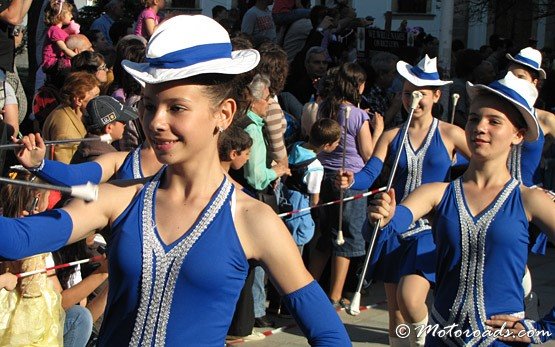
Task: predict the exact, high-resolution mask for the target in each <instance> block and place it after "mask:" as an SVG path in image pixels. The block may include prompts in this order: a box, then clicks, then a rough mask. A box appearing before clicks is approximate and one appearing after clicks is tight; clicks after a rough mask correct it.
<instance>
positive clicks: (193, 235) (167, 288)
mask: <svg viewBox="0 0 555 347" xmlns="http://www.w3.org/2000/svg"><path fill="white" fill-rule="evenodd" d="M163 171H164V170H161V171H159V172H158V173H157V174H156V176H155V177H154V179H153V180H152V181H151V182H149V183H147V185H146V189H147V190H146V192H145V200H144V207H143V210H142V221H143V225H142V230H143V231H142V234H143V235H142V236H143V247H142V261H143V263H142V275H141V295H140V302H139V309H138V312H137V318H136V319H135V325H134V327H133V334H132V336H131V341H130V343H129V345H130V346H153V345H154V346H163V345H164V344H165V340H166V329H167V326H168V320H169V316H170V310H171V304H172V299H173V295H174V290H175V285H176V281H177V277H178V276H179V271H180V269H181V265H182V264H183V261H184V260H185V257H186V255H187V253H188V252H189V250H190V249H191V247H192V246H193V245H194V244H195V242H196V241H197V240H198V238H199V237H200V236H201V235H202V233H203V232H204V231H205V230H206V228H208V226H209V225H210V223H211V222H212V221H213V220H214V218H215V217H216V215H217V214H218V212H219V211H220V209H221V208H222V206H224V203H225V201H226V199H227V197H228V195H229V194H230V193H231V192H232V184H231V183H230V182H229V181H228V180H227V179H225V182H224V183H223V186H222V188H221V189H220V191H219V193H218V195H217V196H216V197H215V199H214V201H213V203H212V204H211V206H209V207H208V209H207V210H206V211H205V213H204V214H203V215H202V217H201V219H200V220H199V221H198V223H197V224H196V225H195V227H194V229H193V230H191V231H190V232H189V233H188V234H187V236H186V237H185V238H183V240H181V241H180V242H179V243H178V244H177V245H175V246H174V247H173V248H172V249H171V250H170V251H169V252H167V253H166V252H165V250H164V247H163V245H162V244H161V243H160V241H159V239H158V237H157V236H156V232H155V227H156V226H155V221H154V220H153V216H154V214H153V208H154V206H153V199H154V193H155V191H156V187H157V186H158V183H159V180H160V176H161V174H162V172H163ZM153 264H156V266H153Z"/></svg>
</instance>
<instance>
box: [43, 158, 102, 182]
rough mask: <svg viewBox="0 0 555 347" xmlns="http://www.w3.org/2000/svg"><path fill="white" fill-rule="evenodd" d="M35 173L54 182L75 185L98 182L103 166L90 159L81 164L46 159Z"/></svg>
mask: <svg viewBox="0 0 555 347" xmlns="http://www.w3.org/2000/svg"><path fill="white" fill-rule="evenodd" d="M34 173H35V174H36V175H37V176H38V177H40V178H41V179H43V180H45V181H47V182H50V183H52V184H58V185H62V186H74V185H78V184H86V183H87V182H91V183H95V184H98V183H100V180H101V179H102V166H100V164H99V163H97V162H94V161H90V162H87V163H81V164H65V163H62V162H59V161H56V160H48V159H45V160H44V166H43V167H42V168H41V169H40V170H36V171H34Z"/></svg>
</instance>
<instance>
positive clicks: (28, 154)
mask: <svg viewBox="0 0 555 347" xmlns="http://www.w3.org/2000/svg"><path fill="white" fill-rule="evenodd" d="M20 141H21V143H23V145H24V147H23V148H20V149H19V150H18V151H17V153H16V157H17V160H18V161H19V163H20V164H21V165H23V166H24V167H25V168H26V169H35V168H37V167H39V166H40V164H41V163H42V161H43V160H44V157H45V155H46V145H45V144H44V140H43V139H42V136H40V134H39V133H36V134H29V135H26V136H23V139H21V140H20ZM14 142H16V141H14Z"/></svg>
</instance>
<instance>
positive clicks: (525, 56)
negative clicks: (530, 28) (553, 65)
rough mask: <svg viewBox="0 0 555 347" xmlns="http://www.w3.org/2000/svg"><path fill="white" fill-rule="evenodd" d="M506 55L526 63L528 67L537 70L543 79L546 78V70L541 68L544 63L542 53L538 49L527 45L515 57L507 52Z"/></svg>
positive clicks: (513, 59)
mask: <svg viewBox="0 0 555 347" xmlns="http://www.w3.org/2000/svg"><path fill="white" fill-rule="evenodd" d="M505 57H507V59H509V60H510V61H512V62H514V63H517V64H520V65H524V66H526V67H529V68H531V69H532V70H535V71H537V72H538V74H539V75H540V78H541V79H545V77H546V75H545V70H544V69H542V68H541V65H542V54H541V52H540V51H538V50H537V49H534V48H532V47H526V48H523V49H521V50H520V52H518V54H517V55H515V56H514V57H513V56H512V55H510V54H509V53H507V54H505Z"/></svg>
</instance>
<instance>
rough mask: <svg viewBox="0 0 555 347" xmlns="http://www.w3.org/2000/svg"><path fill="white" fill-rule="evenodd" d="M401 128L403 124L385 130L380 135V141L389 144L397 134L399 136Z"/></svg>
mask: <svg viewBox="0 0 555 347" xmlns="http://www.w3.org/2000/svg"><path fill="white" fill-rule="evenodd" d="M400 130H401V126H400V125H399V126H396V127H394V128H391V129H388V130H385V131H384V132H383V133H382V136H381V137H380V141H382V140H383V141H385V142H386V143H387V144H389V143H391V141H393V139H394V138H395V136H397V134H398V133H399V131H400Z"/></svg>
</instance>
